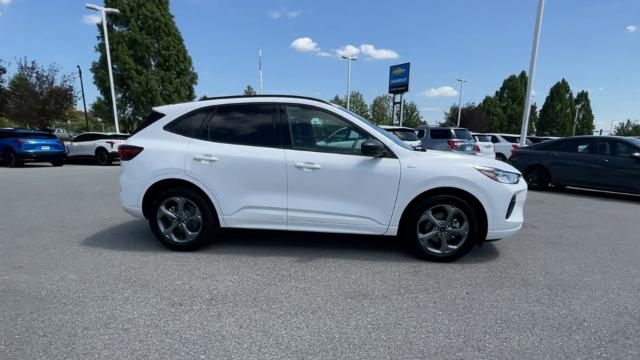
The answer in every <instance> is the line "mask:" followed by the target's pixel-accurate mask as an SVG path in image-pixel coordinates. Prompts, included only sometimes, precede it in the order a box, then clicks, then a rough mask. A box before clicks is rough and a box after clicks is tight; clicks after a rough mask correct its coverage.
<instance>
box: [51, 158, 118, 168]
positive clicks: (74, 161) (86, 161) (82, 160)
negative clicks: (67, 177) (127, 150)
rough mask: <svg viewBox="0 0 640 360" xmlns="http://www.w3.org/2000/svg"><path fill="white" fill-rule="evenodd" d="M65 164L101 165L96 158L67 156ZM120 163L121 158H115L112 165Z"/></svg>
mask: <svg viewBox="0 0 640 360" xmlns="http://www.w3.org/2000/svg"><path fill="white" fill-rule="evenodd" d="M64 163H65V164H70V165H93V166H101V165H98V162H97V161H96V160H95V159H91V158H67V159H65V160H64ZM118 165H120V160H113V163H111V165H110V166H118Z"/></svg>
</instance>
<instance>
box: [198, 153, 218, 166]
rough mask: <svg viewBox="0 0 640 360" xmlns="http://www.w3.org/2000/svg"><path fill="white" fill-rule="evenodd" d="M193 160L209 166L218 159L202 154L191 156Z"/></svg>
mask: <svg viewBox="0 0 640 360" xmlns="http://www.w3.org/2000/svg"><path fill="white" fill-rule="evenodd" d="M193 160H196V161H200V162H202V163H203V164H210V163H212V162H214V161H218V158H217V157H215V156H213V155H209V154H202V155H193Z"/></svg>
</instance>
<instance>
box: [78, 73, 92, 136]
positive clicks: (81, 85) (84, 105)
mask: <svg viewBox="0 0 640 360" xmlns="http://www.w3.org/2000/svg"><path fill="white" fill-rule="evenodd" d="M76 67H77V68H78V74H79V75H80V90H82V106H83V107H84V123H85V126H86V127H87V131H90V130H89V116H88V115H87V101H86V100H85V99H84V84H83V83H82V69H80V65H76Z"/></svg>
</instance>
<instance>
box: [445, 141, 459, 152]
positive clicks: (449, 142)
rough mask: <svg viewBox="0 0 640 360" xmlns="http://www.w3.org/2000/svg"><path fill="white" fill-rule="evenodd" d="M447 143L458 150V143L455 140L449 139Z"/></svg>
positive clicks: (452, 148) (454, 149)
mask: <svg viewBox="0 0 640 360" xmlns="http://www.w3.org/2000/svg"><path fill="white" fill-rule="evenodd" d="M447 144H449V147H450V148H451V150H453V151H456V150H457V149H458V143H457V142H456V141H454V140H447Z"/></svg>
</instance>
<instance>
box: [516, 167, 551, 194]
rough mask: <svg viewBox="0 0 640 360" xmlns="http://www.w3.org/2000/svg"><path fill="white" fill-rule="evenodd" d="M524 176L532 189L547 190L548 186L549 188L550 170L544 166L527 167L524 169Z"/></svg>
mask: <svg viewBox="0 0 640 360" xmlns="http://www.w3.org/2000/svg"><path fill="white" fill-rule="evenodd" d="M523 177H524V180H525V181H526V182H527V185H528V187H529V189H531V190H538V191H542V190H547V188H549V182H551V176H549V172H548V171H547V169H545V168H543V167H542V166H532V167H529V168H527V169H526V170H525V171H524V175H523Z"/></svg>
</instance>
